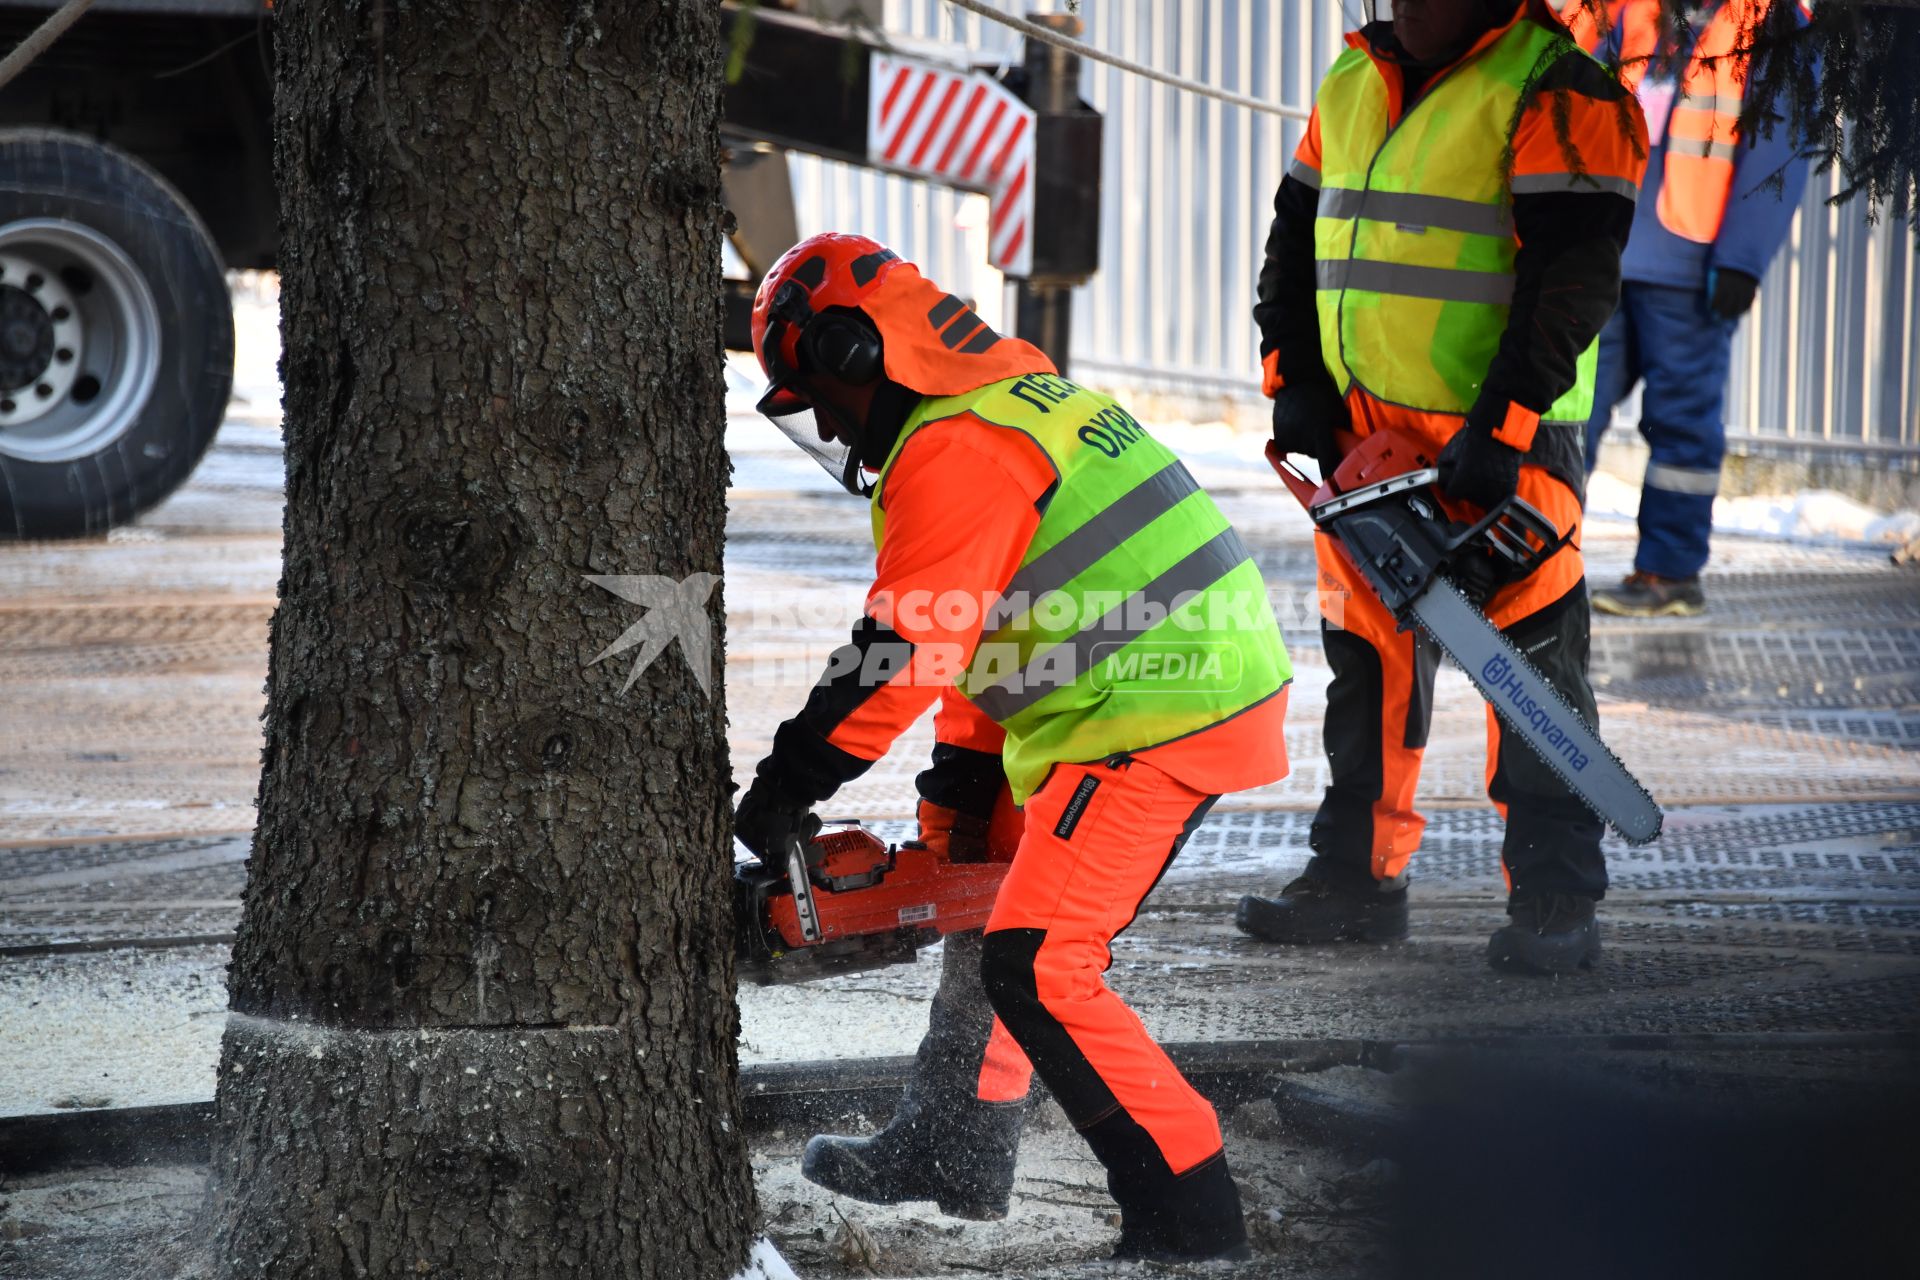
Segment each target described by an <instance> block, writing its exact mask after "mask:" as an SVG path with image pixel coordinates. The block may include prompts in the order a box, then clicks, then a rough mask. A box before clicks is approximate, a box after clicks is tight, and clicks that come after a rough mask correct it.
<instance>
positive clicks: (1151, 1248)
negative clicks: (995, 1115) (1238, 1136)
mask: <svg viewBox="0 0 1920 1280" xmlns="http://www.w3.org/2000/svg"><path fill="white" fill-rule="evenodd" d="M1081 1136H1083V1137H1084V1138H1086V1140H1087V1145H1088V1146H1090V1147H1092V1148H1093V1153H1094V1154H1095V1155H1096V1156H1098V1157H1100V1163H1101V1164H1103V1165H1105V1166H1106V1167H1107V1190H1108V1191H1110V1192H1111V1193H1112V1194H1113V1198H1114V1200H1115V1201H1116V1202H1117V1203H1118V1204H1119V1206H1120V1242H1119V1244H1117V1245H1116V1246H1115V1247H1114V1250H1113V1257H1114V1259H1115V1260H1116V1261H1119V1260H1122V1259H1144V1260H1148V1261H1153V1262H1199V1261H1204V1260H1207V1259H1232V1258H1250V1257H1252V1256H1253V1250H1252V1247H1251V1246H1250V1245H1248V1243H1247V1224H1246V1219H1245V1218H1244V1217H1243V1216H1242V1213H1241V1208H1240V1188H1238V1187H1236V1186H1235V1185H1234V1183H1233V1178H1232V1176H1231V1175H1230V1174H1229V1173H1228V1172H1227V1153H1226V1152H1225V1151H1221V1152H1220V1153H1218V1154H1217V1155H1215V1156H1213V1157H1211V1158H1210V1159H1207V1160H1204V1161H1202V1162H1201V1163H1200V1164H1198V1165H1196V1166H1195V1167H1193V1168H1191V1169H1188V1170H1187V1171H1186V1172H1185V1173H1180V1174H1176V1173H1174V1172H1173V1171H1172V1170H1171V1169H1170V1168H1168V1167H1167V1162H1166V1159H1165V1158H1164V1157H1163V1156H1162V1155H1161V1154H1160V1149H1159V1147H1158V1146H1156V1145H1155V1144H1154V1142H1153V1139H1152V1138H1150V1137H1149V1136H1148V1135H1147V1132H1146V1130H1145V1129H1142V1128H1141V1127H1140V1125H1139V1124H1138V1122H1136V1121H1135V1120H1134V1118H1133V1117H1132V1116H1130V1115H1128V1114H1127V1113H1126V1112H1125V1111H1118V1112H1115V1113H1114V1114H1112V1115H1110V1116H1108V1117H1107V1118H1106V1119H1104V1120H1101V1121H1099V1122H1098V1123H1096V1124H1095V1125H1093V1126H1092V1127H1091V1128H1088V1129H1084V1130H1082V1131H1081Z"/></svg>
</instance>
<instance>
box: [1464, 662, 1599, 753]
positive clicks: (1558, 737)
mask: <svg viewBox="0 0 1920 1280" xmlns="http://www.w3.org/2000/svg"><path fill="white" fill-rule="evenodd" d="M1480 678H1481V679H1482V680H1483V681H1485V682H1486V685H1485V689H1486V695H1487V700H1488V701H1489V702H1498V701H1505V702H1506V704H1507V714H1508V715H1510V716H1512V717H1513V718H1514V720H1515V721H1516V722H1517V723H1520V724H1525V725H1529V726H1531V727H1532V729H1533V731H1534V733H1535V734H1536V735H1538V738H1539V741H1540V742H1541V743H1542V744H1543V745H1544V746H1547V747H1549V748H1551V749H1552V750H1553V751H1554V752H1556V753H1557V754H1558V755H1559V757H1560V758H1561V759H1562V760H1564V761H1566V762H1567V767H1568V768H1570V769H1572V770H1573V771H1574V772H1575V773H1578V772H1580V771H1581V770H1582V769H1585V768H1586V767H1587V753H1586V752H1584V751H1582V750H1581V749H1580V744H1579V743H1577V742H1575V741H1574V740H1573V739H1572V738H1569V737H1568V736H1567V732H1566V730H1565V729H1562V728H1561V727H1560V726H1559V725H1558V724H1555V723H1554V719H1553V712H1552V711H1550V710H1549V709H1548V708H1546V707H1544V706H1542V705H1541V704H1540V702H1539V700H1538V699H1536V698H1535V697H1534V696H1533V695H1532V694H1531V693H1529V692H1527V684H1526V681H1525V680H1524V679H1523V678H1522V677H1521V673H1520V672H1518V671H1516V670H1514V668H1513V664H1512V663H1511V662H1508V661H1507V659H1506V658H1505V657H1504V656H1503V655H1501V654H1497V653H1496V654H1495V655H1494V656H1493V657H1491V658H1488V659H1487V660H1486V662H1485V663H1484V664H1483V665H1482V666H1481V668H1480Z"/></svg>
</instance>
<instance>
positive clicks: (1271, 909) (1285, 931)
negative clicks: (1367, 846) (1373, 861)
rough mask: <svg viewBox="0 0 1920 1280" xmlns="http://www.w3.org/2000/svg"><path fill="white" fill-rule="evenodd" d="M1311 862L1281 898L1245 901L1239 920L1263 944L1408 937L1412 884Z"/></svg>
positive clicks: (1237, 916) (1240, 910)
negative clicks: (1328, 868) (1336, 870)
mask: <svg viewBox="0 0 1920 1280" xmlns="http://www.w3.org/2000/svg"><path fill="white" fill-rule="evenodd" d="M1317 863H1319V859H1317V858H1316V859H1315V860H1314V861H1313V862H1310V863H1308V864H1307V869H1306V872H1305V873H1304V874H1302V875H1300V876H1299V877H1297V878H1296V879H1295V880H1294V881H1293V883H1292V884H1289V885H1288V886H1287V887H1286V888H1285V889H1282V890H1281V891H1280V896H1279V897H1277V898H1259V897H1255V896H1253V895H1252V894H1249V895H1247V896H1246V897H1244V898H1242V899H1240V909H1239V911H1238V912H1237V913H1236V914H1235V916H1234V923H1236V924H1238V925H1239V926H1240V932H1242V933H1245V934H1249V935H1251V936H1252V937H1255V938H1259V939H1260V940H1261V941H1262V942H1278V943H1282V944H1285V945H1294V946H1300V945H1306V944H1311V943H1322V942H1397V941H1399V940H1400V939H1402V938H1404V937H1406V936H1407V882H1406V877H1404V876H1402V877H1400V878H1399V879H1397V880H1390V881H1375V880H1372V879H1365V878H1362V877H1360V876H1356V875H1351V874H1344V873H1337V872H1331V871H1328V870H1326V869H1324V868H1323V867H1321V866H1316V864H1317Z"/></svg>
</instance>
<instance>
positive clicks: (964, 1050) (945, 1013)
mask: <svg viewBox="0 0 1920 1280" xmlns="http://www.w3.org/2000/svg"><path fill="white" fill-rule="evenodd" d="M945 950H946V955H945V956H944V958H943V959H942V963H941V970H940V990H939V992H938V994H936V995H935V996H934V998H933V1008H932V1010H931V1011H930V1013H929V1015H928V1018H927V1034H926V1036H925V1037H923V1038H922V1039H921V1041H920V1050H919V1053H918V1054H917V1055H916V1057H915V1060H914V1065H913V1078H912V1079H911V1080H909V1081H908V1082H907V1087H906V1088H905V1089H904V1090H902V1092H901V1094H900V1105H899V1106H898V1107H897V1108H895V1110H894V1113H893V1119H891V1120H890V1121H888V1122H887V1127H886V1128H884V1129H882V1130H881V1131H880V1132H879V1133H876V1134H874V1135H873V1136H872V1137H871V1138H852V1137H842V1136H839V1135H835V1134H820V1135H819V1136H817V1137H815V1138H814V1139H813V1140H812V1141H810V1142H808V1143H807V1149H806V1153H805V1154H804V1155H803V1156H802V1157H801V1159H800V1172H801V1174H803V1175H804V1176H805V1177H806V1178H807V1180H808V1181H810V1182H814V1183H817V1184H818V1185H820V1186H823V1187H825V1188H826V1189H827V1190H829V1191H836V1192H838V1193H840V1194H841V1195H843V1196H851V1197H852V1198H854V1199H856V1200H865V1201H867V1202H868V1203H869V1204H902V1203H904V1202H907V1201H910V1200H931V1201H933V1202H934V1203H935V1204H937V1205H939V1206H940V1211H941V1212H942V1213H946V1214H950V1215H952V1216H953V1217H956V1218H976V1219H992V1218H1004V1217H1006V1216H1007V1202H1008V1199H1009V1197H1010V1195H1011V1193H1012V1190H1013V1166H1014V1158H1015V1156H1016V1155H1017V1153H1018V1152H1019V1149H1020V1130H1021V1129H1022V1127H1023V1126H1024V1125H1025V1123H1026V1113H1027V1102H1026V1099H1025V1098H1021V1099H1018V1100H1017V1101H1013V1102H983V1101H981V1100H980V1098H979V1097H977V1096H976V1091H977V1089H978V1086H979V1074H980V1063H981V1059H982V1054H983V1050H984V1046H985V1045H986V1042H987V1036H988V1035H989V1033H990V1032H991V1030H992V1027H993V1010H992V1007H991V1006H990V1005H988V1003H987V997H986V992H985V991H984V990H983V989H982V988H981V985H980V934H978V933H975V932H969V933H956V934H949V935H948V936H947V940H946V948H945Z"/></svg>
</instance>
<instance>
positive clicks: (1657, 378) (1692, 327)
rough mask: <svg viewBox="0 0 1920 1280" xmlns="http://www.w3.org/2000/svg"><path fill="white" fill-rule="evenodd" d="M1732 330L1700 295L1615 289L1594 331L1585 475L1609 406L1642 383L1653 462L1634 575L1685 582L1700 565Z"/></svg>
mask: <svg viewBox="0 0 1920 1280" xmlns="http://www.w3.org/2000/svg"><path fill="white" fill-rule="evenodd" d="M1733 330H1734V322H1732V321H1727V320H1722V319H1721V318H1720V317H1719V316H1717V315H1715V314H1714V313H1713V312H1712V311H1711V310H1709V309H1708V307H1707V298H1706V294H1705V293H1704V292H1703V291H1701V290H1699V289H1679V288H1674V287H1672V286H1669V285H1657V284H1637V283H1635V282H1633V281H1631V280H1629V281H1627V282H1625V283H1624V284H1622V285H1621V286H1620V306H1619V307H1618V309H1616V310H1615V311H1614V313H1613V319H1611V320H1609V321H1607V326H1606V328H1604V329H1602V330H1601V331H1600V360H1599V368H1598V370H1597V371H1596V373H1595V377H1594V388H1593V417H1592V418H1590V419H1589V420H1588V422H1587V470H1588V472H1589V473H1591V472H1592V470H1593V464H1594V461H1595V459H1596V457H1597V456H1598V454H1599V446H1600V433H1601V432H1603V431H1605V430H1606V429H1607V421H1608V419H1609V417H1610V416H1611V415H1612V413H1613V406H1614V405H1616V404H1618V403H1619V402H1620V401H1621V400H1623V399H1625V398H1626V396H1627V393H1628V392H1630V391H1632V390H1633V384H1634V383H1636V382H1642V381H1644V382H1645V383H1646V390H1645V391H1644V392H1643V393H1642V395H1641V399H1640V434H1641V435H1643V436H1645V437H1646V439H1647V445H1648V447H1649V449H1651V451H1652V456H1651V457H1650V458H1649V459H1648V460H1647V474H1646V479H1645V480H1644V481H1643V482H1642V485H1641V490H1640V546H1639V549H1638V550H1637V551H1636V552H1635V553H1634V557H1633V567H1634V568H1635V569H1638V570H1639V571H1641V572H1642V573H1652V574H1657V575H1659V576H1660V577H1662V578H1691V577H1693V576H1694V575H1695V574H1697V573H1699V572H1700V570H1701V568H1702V567H1703V566H1705V564H1706V563H1707V539H1708V535H1709V534H1710V533H1711V532H1712V530H1713V496H1714V494H1715V493H1716V492H1718V490H1719V488H1720V461H1721V459H1722V458H1724V457H1725V456H1726V452H1727V429H1726V422H1725V419H1724V416H1723V415H1724V413H1725V409H1726V398H1727V362H1728V359H1729V356H1730V354H1731V351H1732V348H1733Z"/></svg>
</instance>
